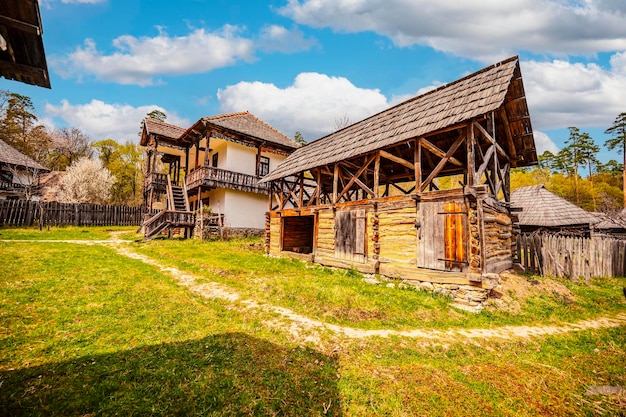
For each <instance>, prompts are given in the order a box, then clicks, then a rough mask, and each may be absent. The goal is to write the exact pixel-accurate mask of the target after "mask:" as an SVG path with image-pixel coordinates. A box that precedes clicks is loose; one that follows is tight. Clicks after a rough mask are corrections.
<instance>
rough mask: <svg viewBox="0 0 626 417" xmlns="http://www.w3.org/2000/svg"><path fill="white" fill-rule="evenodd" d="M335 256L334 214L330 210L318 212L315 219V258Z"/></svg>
mask: <svg viewBox="0 0 626 417" xmlns="http://www.w3.org/2000/svg"><path fill="white" fill-rule="evenodd" d="M334 256H335V214H334V213H333V210H332V209H326V210H320V211H319V213H318V217H317V248H316V251H315V257H316V258H317V257H321V258H331V257H334Z"/></svg>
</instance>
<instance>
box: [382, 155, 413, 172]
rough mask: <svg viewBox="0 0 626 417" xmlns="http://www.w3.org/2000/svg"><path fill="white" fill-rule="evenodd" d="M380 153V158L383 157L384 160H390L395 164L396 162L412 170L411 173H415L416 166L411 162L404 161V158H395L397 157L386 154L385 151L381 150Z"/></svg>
mask: <svg viewBox="0 0 626 417" xmlns="http://www.w3.org/2000/svg"><path fill="white" fill-rule="evenodd" d="M379 153H380V156H382V157H383V158H385V159H389V160H390V161H393V162H396V163H398V164H400V165H402V166H405V167H407V168H408V169H410V170H411V171H413V170H414V169H415V166H414V165H413V164H412V163H410V162H409V161H407V160H406V159H402V158H400V157H398V156H395V155H393V154H390V153H389V152H386V151H383V150H380V151H379Z"/></svg>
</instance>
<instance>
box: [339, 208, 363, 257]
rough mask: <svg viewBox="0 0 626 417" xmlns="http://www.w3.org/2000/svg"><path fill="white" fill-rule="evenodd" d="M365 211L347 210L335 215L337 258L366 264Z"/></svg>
mask: <svg viewBox="0 0 626 417" xmlns="http://www.w3.org/2000/svg"><path fill="white" fill-rule="evenodd" d="M365 226H366V215H365V210H362V209H361V210H345V211H337V212H336V213H335V256H336V257H337V258H340V259H348V260H353V261H359V262H364V260H365V253H366V251H365V248H366V241H367V239H366V229H365Z"/></svg>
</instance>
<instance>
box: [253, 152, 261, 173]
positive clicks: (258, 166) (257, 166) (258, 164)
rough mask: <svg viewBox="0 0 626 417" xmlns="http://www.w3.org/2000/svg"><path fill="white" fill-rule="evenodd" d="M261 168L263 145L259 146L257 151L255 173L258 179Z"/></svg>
mask: <svg viewBox="0 0 626 417" xmlns="http://www.w3.org/2000/svg"><path fill="white" fill-rule="evenodd" d="M260 167H261V145H260V144H259V147H258V148H257V151H256V168H255V169H254V172H255V174H254V175H256V176H257V177H258V176H260Z"/></svg>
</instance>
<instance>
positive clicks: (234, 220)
mask: <svg viewBox="0 0 626 417" xmlns="http://www.w3.org/2000/svg"><path fill="white" fill-rule="evenodd" d="M176 128H177V127H175V126H172V125H167V124H165V123H163V122H160V121H158V120H153V119H146V120H145V123H144V134H143V135H142V142H141V144H142V145H144V146H147V152H148V175H147V177H146V187H145V191H146V203H147V205H148V206H153V204H154V195H155V194H158V193H165V187H164V185H165V183H166V179H165V176H166V175H167V174H163V173H162V172H157V171H163V169H162V168H159V167H158V161H159V157H160V160H161V161H162V162H164V163H166V164H168V165H169V177H170V180H171V181H172V182H173V184H175V185H180V186H181V187H183V188H186V196H187V199H188V209H189V210H195V209H197V208H199V207H200V204H201V203H202V204H204V205H205V206H209V207H211V210H212V212H213V213H218V214H221V215H223V218H224V225H225V226H226V227H229V228H232V229H258V230H263V229H264V227H265V213H266V212H267V211H268V210H269V197H268V196H269V194H270V193H269V186H268V185H266V184H259V180H260V179H261V178H262V177H263V176H265V175H267V174H268V173H269V172H270V171H271V170H272V169H274V168H275V167H276V166H278V164H279V163H280V162H281V161H282V160H284V159H285V158H286V157H287V155H289V154H291V153H292V152H293V151H294V150H295V149H297V148H298V146H299V145H298V144H296V143H295V142H294V141H293V140H291V139H290V138H288V137H287V136H286V135H284V134H283V133H281V132H280V131H278V130H277V129H275V128H273V127H272V126H270V125H269V124H267V123H265V122H264V121H262V120H261V119H259V118H258V117H256V116H254V115H252V114H251V113H249V112H240V113H232V114H223V115H218V116H213V117H204V118H202V119H200V120H198V121H197V122H196V123H194V124H193V125H192V126H191V127H189V128H188V129H186V130H184V131H182V133H181V130H182V129H181V128H177V129H180V130H177V129H176ZM151 196H152V197H151ZM181 207H182V206H181Z"/></svg>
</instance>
